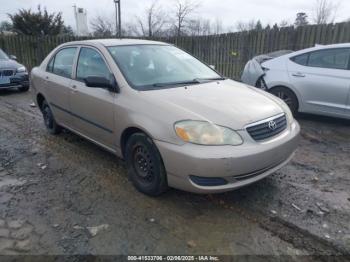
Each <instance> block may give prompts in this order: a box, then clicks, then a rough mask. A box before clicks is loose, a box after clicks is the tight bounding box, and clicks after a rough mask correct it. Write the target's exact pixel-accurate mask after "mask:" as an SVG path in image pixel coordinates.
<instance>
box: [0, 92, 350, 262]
mask: <svg viewBox="0 0 350 262" xmlns="http://www.w3.org/2000/svg"><path fill="white" fill-rule="evenodd" d="M31 102H32V101H31V97H30V94H29V93H18V92H16V91H2V92H0V254H36V255H37V254H66V255H67V254H68V255H72V254H99V255H101V254H104V255H106V254H212V255H215V254H217V255H218V254H220V255H244V254H259V255H290V258H291V259H292V260H295V261H300V255H314V256H313V257H312V258H313V259H315V260H319V259H321V260H322V258H324V259H325V257H322V256H321V257H320V255H349V254H350V223H349V221H350V175H349V173H350V172H349V171H350V132H349V131H350V122H349V121H345V120H339V119H331V118H324V117H316V116H309V115H307V116H301V117H299V119H298V120H299V122H300V124H301V127H302V132H301V137H302V139H301V141H300V145H299V148H298V150H297V153H296V156H295V157H294V159H293V160H292V161H291V163H290V164H289V165H287V166H286V167H285V168H283V169H282V170H280V171H279V172H277V173H276V174H274V175H272V176H271V177H268V178H267V179H264V180H262V181H260V182H258V183H256V184H254V185H251V186H249V187H246V188H242V189H240V190H237V191H234V192H230V193H225V194H220V195H194V194H190V193H185V192H181V191H178V190H170V191H169V192H167V193H165V194H164V195H162V196H161V197H159V198H150V197H147V196H145V195H143V194H140V193H138V192H137V191H136V190H135V189H134V188H133V186H132V185H131V183H130V182H129V181H128V179H127V176H126V169H125V164H124V162H123V161H122V160H120V159H117V158H116V157H115V156H113V155H111V154H109V153H107V152H105V151H103V150H102V149H100V148H98V147H97V146H95V145H93V144H91V143H89V142H87V141H86V140H84V139H82V138H80V137H78V136H76V135H74V134H72V133H70V132H64V133H63V134H61V135H59V136H51V135H49V134H48V133H47V132H46V130H45V128H44V125H43V123H42V118H41V115H40V113H39V110H38V109H37V108H32V107H30V104H31ZM315 256H316V257H315ZM308 258H310V257H308ZM338 258H339V259H341V258H342V259H344V260H345V259H346V257H338Z"/></svg>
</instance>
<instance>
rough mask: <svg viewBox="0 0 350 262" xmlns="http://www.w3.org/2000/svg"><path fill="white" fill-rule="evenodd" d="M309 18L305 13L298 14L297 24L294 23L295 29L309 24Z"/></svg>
mask: <svg viewBox="0 0 350 262" xmlns="http://www.w3.org/2000/svg"><path fill="white" fill-rule="evenodd" d="M307 18H308V16H307V14H306V13H303V12H301V13H297V18H296V19H295V22H294V25H295V27H299V26H304V25H307V24H309V22H308V20H307Z"/></svg>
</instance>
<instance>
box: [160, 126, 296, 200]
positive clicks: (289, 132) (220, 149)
mask: <svg viewBox="0 0 350 262" xmlns="http://www.w3.org/2000/svg"><path fill="white" fill-rule="evenodd" d="M299 132H300V127H299V124H298V123H297V122H296V121H294V122H293V123H292V124H291V125H290V126H289V127H288V128H287V129H286V130H285V131H283V132H282V133H280V134H279V135H278V136H276V137H274V138H272V139H270V140H268V141H264V142H255V141H254V140H253V139H252V138H251V137H250V136H249V134H248V133H247V132H246V131H245V130H242V131H239V133H240V135H241V136H242V137H243V139H244V141H245V142H244V144H243V145H240V146H199V145H194V144H185V145H174V144H169V143H166V142H162V141H155V143H156V145H157V147H158V149H159V151H160V154H161V156H162V158H163V162H164V166H165V169H166V171H167V178H168V184H169V186H170V187H174V188H177V189H181V190H185V191H189V192H194V193H221V192H226V191H230V190H233V189H237V188H240V187H243V186H246V185H249V184H251V183H254V182H256V181H258V180H260V179H263V178H264V177H266V176H268V175H270V174H272V173H274V172H276V171H277V170H278V169H280V168H282V167H283V166H284V165H286V164H287V163H288V162H289V161H290V160H291V159H292V157H293V154H294V151H295V150H296V148H297V145H298V140H299ZM193 176H195V177H200V178H222V179H224V180H225V181H226V182H227V183H226V184H223V185H215V186H210V185H209V186H203V185H199V184H197V183H195V182H193V181H194V180H193V179H191V177H193Z"/></svg>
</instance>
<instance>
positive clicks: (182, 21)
mask: <svg viewBox="0 0 350 262" xmlns="http://www.w3.org/2000/svg"><path fill="white" fill-rule="evenodd" d="M199 5H200V4H199V3H195V2H191V0H175V5H174V8H175V10H174V11H175V12H174V13H175V22H174V27H175V29H176V35H177V36H180V35H182V34H183V31H184V27H185V25H186V23H187V22H188V18H189V16H190V15H191V14H192V13H193V12H194V11H195V10H196V9H197V8H198V7H199Z"/></svg>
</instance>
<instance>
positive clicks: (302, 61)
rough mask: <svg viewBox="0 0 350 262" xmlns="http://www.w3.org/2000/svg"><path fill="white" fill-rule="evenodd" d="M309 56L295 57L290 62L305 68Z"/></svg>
mask: <svg viewBox="0 0 350 262" xmlns="http://www.w3.org/2000/svg"><path fill="white" fill-rule="evenodd" d="M308 58H309V54H302V55H298V56H295V57H292V58H291V60H292V61H293V62H295V63H297V64H299V65H303V66H306V65H307V60H308Z"/></svg>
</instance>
